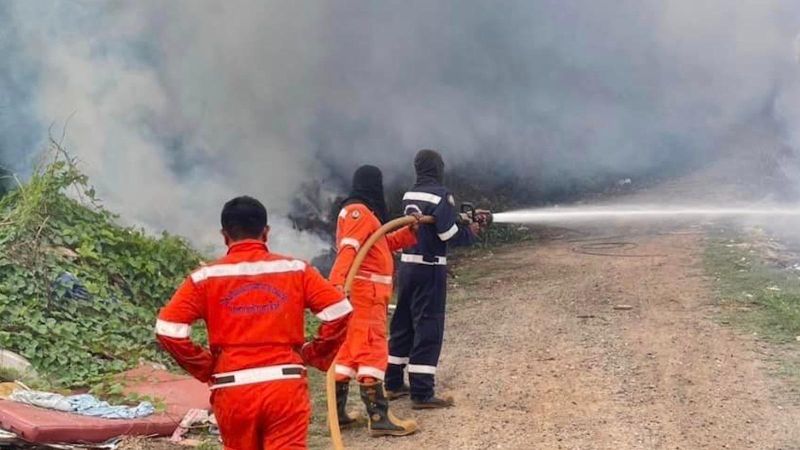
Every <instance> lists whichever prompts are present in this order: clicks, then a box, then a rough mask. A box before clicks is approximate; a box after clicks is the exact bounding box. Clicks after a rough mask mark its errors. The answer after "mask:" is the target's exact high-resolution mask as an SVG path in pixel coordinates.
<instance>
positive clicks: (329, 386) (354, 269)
mask: <svg viewBox="0 0 800 450" xmlns="http://www.w3.org/2000/svg"><path fill="white" fill-rule="evenodd" d="M433 222H434V218H433V217H432V216H421V217H419V218H417V217H414V216H404V217H400V218H397V219H394V220H392V221H389V222H387V223H386V224H384V225H383V226H382V227H380V228H379V229H378V231H376V232H375V233H373V234H372V236H370V237H369V239H367V242H365V243H364V245H363V246H361V250H359V252H358V254H357V255H356V258H355V259H354V260H353V265H352V266H350V271H349V272H348V273H347V278H346V280H345V283H344V292H345V295H347V297H348V298H349V297H350V291H351V289H352V287H353V280H355V278H356V273H358V270H359V269H360V268H361V264H362V263H363V262H364V258H366V257H367V253H369V250H370V249H371V248H372V246H373V245H375V243H376V242H378V240H379V239H380V238H382V237H383V236H384V235H385V234H386V233H389V232H391V231H394V230H396V229H398V228H402V227H404V226H406V225H411V224H414V223H433ZM325 390H326V395H327V399H328V427H329V428H330V432H331V441H333V448H334V450H344V442H343V441H342V432H341V430H340V429H339V414H338V412H337V410H336V370H335V364H331V367H330V369H328V372H327V374H326V376H325Z"/></svg>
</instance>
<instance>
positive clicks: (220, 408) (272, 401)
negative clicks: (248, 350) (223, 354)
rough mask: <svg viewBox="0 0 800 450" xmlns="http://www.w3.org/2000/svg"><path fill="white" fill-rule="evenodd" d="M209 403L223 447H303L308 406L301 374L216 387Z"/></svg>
mask: <svg viewBox="0 0 800 450" xmlns="http://www.w3.org/2000/svg"><path fill="white" fill-rule="evenodd" d="M211 403H212V405H213V409H214V416H215V417H216V419H217V423H218V424H219V429H220V432H221V434H222V441H223V443H224V445H225V448H231V449H237V450H238V449H272V448H280V449H284V448H285V449H305V448H307V443H306V435H307V434H308V422H309V419H310V418H311V407H310V404H309V398H308V386H307V384H306V379H305V378H300V379H290V380H276V381H271V382H269V383H257V384H248V385H244V386H235V387H230V388H226V389H218V390H216V391H214V392H213V393H212V396H211Z"/></svg>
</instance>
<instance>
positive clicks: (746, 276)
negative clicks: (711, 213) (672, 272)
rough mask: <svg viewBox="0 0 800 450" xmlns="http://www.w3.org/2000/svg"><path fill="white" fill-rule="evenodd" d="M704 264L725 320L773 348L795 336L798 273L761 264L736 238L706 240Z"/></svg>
mask: <svg viewBox="0 0 800 450" xmlns="http://www.w3.org/2000/svg"><path fill="white" fill-rule="evenodd" d="M705 264H706V268H707V269H708V271H709V273H710V274H712V275H713V276H714V277H715V278H716V280H717V283H716V287H717V292H718V295H719V298H720V303H721V306H722V307H723V310H724V311H725V318H724V319H725V320H726V321H729V322H731V323H733V324H735V325H737V326H741V327H744V328H745V329H747V330H748V331H750V332H754V333H758V334H759V335H760V336H762V337H764V338H766V339H768V340H770V341H773V342H779V343H788V342H796V339H797V337H798V336H800V278H798V273H796V272H794V271H792V270H787V269H783V268H779V267H774V266H771V265H769V264H767V263H766V262H765V261H764V260H763V258H762V257H761V255H759V253H758V251H757V250H756V249H754V246H753V245H752V244H751V243H749V242H748V241H747V240H744V239H743V238H742V237H741V236H739V235H734V234H730V233H722V234H719V235H716V236H713V237H711V238H709V243H708V247H707V249H706V253H705Z"/></svg>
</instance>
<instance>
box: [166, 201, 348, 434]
mask: <svg viewBox="0 0 800 450" xmlns="http://www.w3.org/2000/svg"><path fill="white" fill-rule="evenodd" d="M268 232H269V227H268V226H267V211H266V209H265V208H264V206H263V205H262V204H261V203H260V202H259V201H258V200H256V199H253V198H250V197H237V198H235V199H233V200H231V201H229V202H228V203H226V204H225V206H224V208H223V209H222V234H223V236H224V237H225V244H226V245H227V246H228V254H227V255H226V256H224V257H223V258H221V259H219V260H217V261H216V262H214V263H212V264H209V265H207V266H204V267H201V268H199V269H198V270H197V271H195V272H194V273H192V274H191V275H190V276H189V277H188V278H187V279H186V280H185V281H184V282H183V284H182V285H181V286H180V288H179V289H178V291H177V292H176V293H175V295H174V296H173V297H172V299H171V300H170V301H169V303H168V304H167V306H165V307H164V308H163V309H162V310H161V312H160V314H159V316H158V321H157V323H156V335H157V337H158V340H159V342H160V343H161V345H162V346H163V347H164V349H166V350H167V351H168V352H169V353H170V354H171V355H172V356H173V357H174V358H175V360H176V361H177V362H178V364H180V365H181V367H183V368H184V369H186V371H188V372H189V373H190V374H192V375H193V376H194V377H195V378H197V379H198V380H200V381H203V382H207V383H209V385H210V386H211V389H212V394H211V403H212V405H213V408H214V414H215V415H216V418H217V421H218V423H219V427H220V432H221V434H222V440H223V443H224V445H225V448H226V449H232V450H233V449H235V450H254V449H304V448H306V435H307V431H308V423H309V418H310V405H309V397H308V386H307V383H306V368H305V365H306V364H308V365H311V366H313V367H316V368H318V369H320V370H327V368H328V367H329V366H330V364H331V362H332V360H333V358H334V356H335V355H336V352H337V351H338V349H339V346H340V345H341V343H342V342H343V340H344V337H345V335H346V332H347V323H348V320H349V318H350V315H351V312H352V306H351V305H350V302H349V301H348V300H347V299H345V298H344V297H343V295H342V293H341V292H340V291H339V290H337V289H336V288H334V287H333V286H331V285H330V284H329V283H328V282H327V281H325V280H324V279H323V278H322V276H321V275H320V274H319V272H317V270H316V269H314V268H313V267H311V266H309V265H308V264H307V263H305V262H303V261H300V260H297V259H294V258H291V257H287V256H281V255H277V254H274V253H271V252H270V251H269V249H268V248H267V245H266V241H267V234H268ZM306 308H308V309H310V310H311V311H312V312H313V313H314V314H316V316H317V317H318V318H319V319H320V320H321V321H322V324H321V325H320V327H319V330H318V334H317V337H316V338H315V339H314V340H313V341H311V342H308V343H305V344H304V310H305V309H306ZM197 320H203V321H204V322H205V324H206V327H207V328H208V341H209V347H210V349H206V348H204V347H201V346H199V345H196V344H194V343H193V342H192V341H191V340H190V332H191V326H192V323H193V322H195V321H197Z"/></svg>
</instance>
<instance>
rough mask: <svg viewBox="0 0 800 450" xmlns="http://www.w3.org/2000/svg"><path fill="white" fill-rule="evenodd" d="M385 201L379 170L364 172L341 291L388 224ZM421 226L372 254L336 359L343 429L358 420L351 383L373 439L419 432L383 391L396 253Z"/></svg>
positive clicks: (344, 229) (350, 210)
mask: <svg viewBox="0 0 800 450" xmlns="http://www.w3.org/2000/svg"><path fill="white" fill-rule="evenodd" d="M387 216H388V212H387V209H386V202H385V200H384V195H383V176H382V174H381V171H380V169H378V168H377V167H374V166H361V167H359V168H358V170H356V172H355V175H353V188H352V191H351V193H350V195H349V196H348V197H347V199H345V201H344V202H342V209H341V212H340V213H339V218H338V223H337V230H336V242H337V246H338V249H339V251H338V254H337V257H336V262H335V263H334V265H333V268H332V269H331V276H330V280H331V283H332V284H333V285H334V286H338V287H339V288H340V289H341V288H342V286H343V285H344V282H345V278H346V277H347V273H348V272H349V271H350V267H351V266H352V264H353V260H354V259H355V256H356V254H357V253H358V250H359V249H360V248H361V246H362V245H363V244H364V243H365V242H366V241H367V239H368V238H369V237H370V236H371V235H372V234H373V233H374V232H375V231H377V230H378V228H380V227H381V224H382V223H385V222H386V220H387ZM415 233H416V225H413V226H411V227H406V228H403V229H401V230H399V231H396V232H394V233H391V234H388V235H386V236H385V237H384V238H382V239H380V240H379V241H378V242H377V243H376V244H375V246H373V247H372V249H370V251H369V253H368V254H367V257H366V259H364V262H363V264H362V266H361V268H360V269H359V272H358V273H357V275H356V279H355V281H354V283H353V287H352V292H350V298H351V301H352V303H353V310H354V312H353V318H352V320H351V321H350V325H349V328H348V331H347V337H346V338H345V342H344V344H343V345H342V348H341V349H340V350H339V354H338V355H337V356H336V361H335V370H336V403H337V407H338V412H339V425H340V426H348V425H351V424H352V423H353V422H354V421H355V420H356V419H355V418H354V417H351V416H350V415H348V414H347V411H346V404H347V394H348V391H349V386H350V380H351V379H353V378H355V379H356V380H357V381H358V383H359V385H360V388H361V399H362V401H363V402H364V404H365V406H366V408H367V413H368V416H369V429H370V433H371V434H372V435H373V436H385V435H393V436H404V435H408V434H411V433H413V432H414V431H416V429H417V426H416V423H414V422H413V421H404V420H400V419H398V418H396V417H395V416H394V415H393V414H390V413H389V402H388V400H387V399H386V396H385V392H384V389H383V378H384V370H385V369H386V364H387V360H388V356H389V348H388V344H387V341H386V320H387V319H386V315H387V309H388V306H389V299H390V298H391V296H392V274H393V273H394V260H393V256H392V252H394V251H396V250H400V249H402V248H405V247H410V246H412V245H414V244H415V243H416V237H415Z"/></svg>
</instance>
